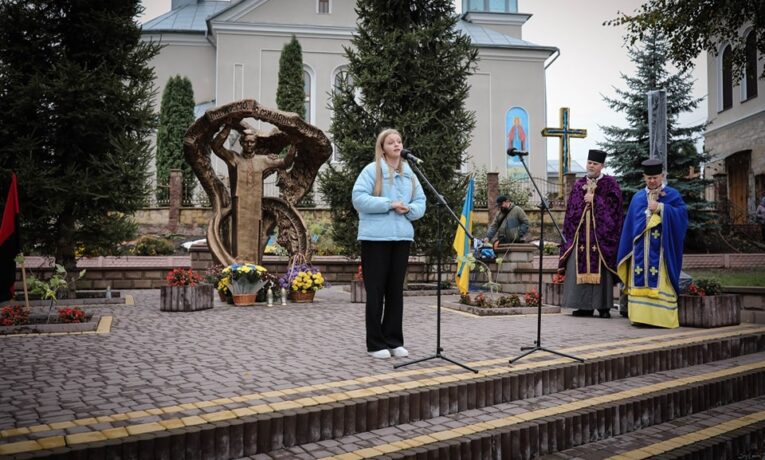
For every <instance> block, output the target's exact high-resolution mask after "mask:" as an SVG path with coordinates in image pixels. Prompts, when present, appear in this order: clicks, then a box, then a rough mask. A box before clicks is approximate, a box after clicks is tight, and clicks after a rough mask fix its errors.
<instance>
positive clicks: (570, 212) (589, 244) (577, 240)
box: [558, 175, 624, 284]
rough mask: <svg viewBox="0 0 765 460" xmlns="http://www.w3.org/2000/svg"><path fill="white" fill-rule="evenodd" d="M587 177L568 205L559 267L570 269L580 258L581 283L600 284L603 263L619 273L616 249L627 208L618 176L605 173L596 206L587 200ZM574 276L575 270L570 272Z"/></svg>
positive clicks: (598, 186)
mask: <svg viewBox="0 0 765 460" xmlns="http://www.w3.org/2000/svg"><path fill="white" fill-rule="evenodd" d="M586 189H587V178H586V177H582V178H580V179H578V180H577V181H576V183H575V184H574V188H573V189H572V190H571V195H569V199H568V204H567V205H566V219H565V220H564V222H563V236H565V237H566V243H565V244H563V245H562V246H561V248H560V260H559V261H558V268H563V269H565V268H566V262H567V261H568V258H569V257H571V256H574V257H576V282H577V284H599V283H600V276H601V273H600V266H601V265H600V264H601V262H603V265H605V266H606V268H607V269H608V270H609V271H611V272H613V273H614V274H616V252H617V250H618V248H619V236H620V234H621V228H622V221H623V220H624V208H623V207H622V191H621V189H620V188H619V184H618V183H616V179H614V178H613V177H611V176H606V175H603V176H601V178H600V179H598V180H597V182H596V187H595V195H594V199H593V202H592V206H590V205H589V204H587V203H585V201H584V195H585V193H586V191H587V190H586ZM567 275H568V276H572V275H573V273H567Z"/></svg>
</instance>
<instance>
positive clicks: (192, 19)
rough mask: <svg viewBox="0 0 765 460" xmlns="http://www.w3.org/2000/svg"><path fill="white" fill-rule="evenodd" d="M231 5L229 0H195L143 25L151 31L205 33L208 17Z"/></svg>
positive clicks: (145, 30) (147, 30) (146, 30)
mask: <svg viewBox="0 0 765 460" xmlns="http://www.w3.org/2000/svg"><path fill="white" fill-rule="evenodd" d="M230 6H231V3H230V2H229V1H228V0H225V1H201V2H198V3H196V2H195V3H191V4H188V5H183V6H181V7H178V8H176V9H174V10H170V11H168V12H167V13H165V14H163V15H162V16H159V17H156V18H154V19H152V20H150V21H148V22H146V23H144V24H143V25H142V26H141V27H143V31H144V32H150V33H151V32H179V33H204V32H205V31H207V18H209V17H210V16H214V15H216V14H218V13H220V12H221V11H223V10H225V9H226V8H228V7H230Z"/></svg>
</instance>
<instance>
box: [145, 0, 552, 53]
mask: <svg viewBox="0 0 765 460" xmlns="http://www.w3.org/2000/svg"><path fill="white" fill-rule="evenodd" d="M235 5H236V3H231V2H229V1H228V0H223V1H208V0H202V1H198V2H193V3H190V4H187V5H183V6H181V7H178V8H176V9H174V10H171V11H168V12H167V13H165V14H163V15H162V16H159V17H157V18H154V19H152V20H150V21H148V22H146V23H144V24H143V26H142V27H143V31H144V32H147V33H153V32H178V33H204V32H206V31H207V19H209V18H211V17H212V16H216V15H218V14H219V13H222V12H223V11H224V10H226V9H228V8H231V7H233V6H235ZM457 29H458V30H460V31H461V32H462V33H464V34H465V35H467V36H469V37H470V41H471V42H472V43H473V45H475V46H490V47H508V48H528V49H546V50H554V49H555V48H552V47H547V46H539V45H536V44H534V43H531V42H527V41H525V40H521V39H518V38H515V37H511V36H509V35H505V34H503V33H500V32H497V31H496V30H492V29H489V28H487V27H484V26H482V25H480V24H474V23H471V22H469V21H466V20H464V19H461V20H460V21H459V22H458V23H457Z"/></svg>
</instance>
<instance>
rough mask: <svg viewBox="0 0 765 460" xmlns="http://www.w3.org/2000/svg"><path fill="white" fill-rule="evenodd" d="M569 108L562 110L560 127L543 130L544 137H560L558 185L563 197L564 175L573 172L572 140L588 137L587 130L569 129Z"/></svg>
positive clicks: (562, 108)
mask: <svg viewBox="0 0 765 460" xmlns="http://www.w3.org/2000/svg"><path fill="white" fill-rule="evenodd" d="M568 122H569V108H568V107H561V108H560V127H557V128H545V129H543V130H542V136H544V137H559V138H560V154H559V155H558V184H560V193H561V195H563V192H564V190H563V187H564V184H563V175H564V174H566V173H567V172H569V171H571V153H570V151H571V150H570V139H571V138H572V137H576V138H579V139H584V138H585V137H587V130H586V129H574V128H569V125H568Z"/></svg>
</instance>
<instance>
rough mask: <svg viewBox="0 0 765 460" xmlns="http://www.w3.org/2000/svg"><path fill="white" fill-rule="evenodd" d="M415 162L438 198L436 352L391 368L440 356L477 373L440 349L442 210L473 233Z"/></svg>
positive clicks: (466, 230) (419, 172) (415, 169)
mask: <svg viewBox="0 0 765 460" xmlns="http://www.w3.org/2000/svg"><path fill="white" fill-rule="evenodd" d="M415 163H416V162H415V161H410V162H409V166H411V167H412V169H413V170H414V172H416V173H417V175H418V176H420V178H421V179H422V180H423V182H425V184H427V186H428V188H429V189H430V191H432V192H433V195H435V196H436V199H437V200H438V202H437V203H436V206H438V213H437V214H438V219H437V226H436V248H437V250H438V256H437V257H436V273H437V275H436V280H437V284H436V354H434V355H432V356H428V357H425V358H420V359H415V360H413V361H409V362H406V363H402V364H396V365H395V366H393V368H394V369H398V368H399V367H404V366H408V365H410V364H416V363H421V362H423V361H429V360H431V359H435V358H440V359H443V360H445V361H449V362H450V363H452V364H456V365H457V366H459V367H461V368H463V369H466V370H469V371H471V372H475V373H476V374H477V373H478V371H477V370H476V369H473V368H472V367H468V366H466V365H464V364H462V363H458V362H457V361H455V360H453V359H450V358H447V357H446V356H444V355H443V354H442V353H441V352H442V351H444V349H443V348H442V347H441V248H442V247H443V242H442V240H443V235H442V231H441V227H442V225H441V221H442V220H443V219H442V215H441V214H442V210H443V209H446V210H447V211H449V213H451V215H452V217H453V218H454V219H455V220H456V221H457V222H458V223H459V225H460V227H462V229H463V230H465V236H466V237H467V238H470V240H471V241H472V240H474V238H473V235H471V234H470V232H469V231H468V229H467V228H465V226H464V225H463V224H462V221H461V220H460V219H459V217H457V215H456V214H454V211H452V209H451V208H450V207H449V205H448V204H446V200H444V197H443V195H441V194H440V193H438V190H436V188H435V187H433V184H431V183H430V181H429V180H428V178H427V177H426V176H425V175H424V174H423V173H422V171H420V169H419V168H418V167H417V166H416V164H415Z"/></svg>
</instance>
